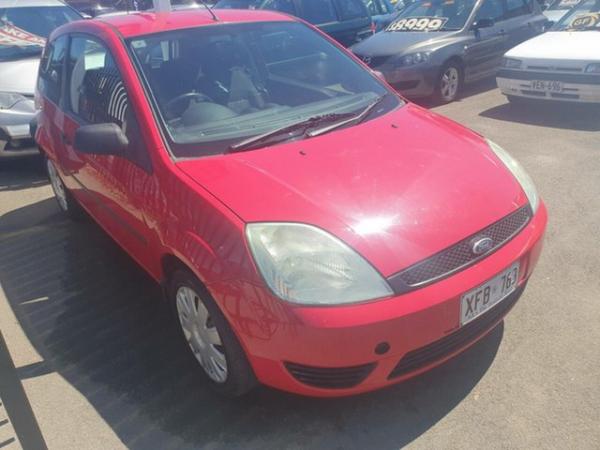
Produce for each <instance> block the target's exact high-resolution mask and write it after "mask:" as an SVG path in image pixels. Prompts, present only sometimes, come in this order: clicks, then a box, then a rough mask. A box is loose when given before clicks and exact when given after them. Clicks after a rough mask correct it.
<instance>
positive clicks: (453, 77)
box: [440, 67, 459, 101]
mask: <svg viewBox="0 0 600 450" xmlns="http://www.w3.org/2000/svg"><path fill="white" fill-rule="evenodd" d="M458 80H459V74H458V69H457V68H456V67H448V68H447V69H446V71H445V72H444V73H443V75H442V82H441V84H440V91H441V93H442V97H443V99H444V100H447V101H450V100H454V97H456V93H457V92H458Z"/></svg>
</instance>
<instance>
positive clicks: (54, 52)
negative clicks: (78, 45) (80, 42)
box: [38, 36, 68, 104]
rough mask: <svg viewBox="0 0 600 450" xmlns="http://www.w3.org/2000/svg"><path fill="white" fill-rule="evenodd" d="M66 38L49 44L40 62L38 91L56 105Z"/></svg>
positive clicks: (59, 92) (60, 85)
mask: <svg viewBox="0 0 600 450" xmlns="http://www.w3.org/2000/svg"><path fill="white" fill-rule="evenodd" d="M67 43H68V41H67V36H60V37H59V38H57V39H55V40H54V41H52V42H49V43H48V45H47V46H46V48H45V50H44V54H43V56H42V60H41V61H40V72H39V77H38V90H39V92H40V93H41V94H42V95H43V96H45V97H46V98H47V99H48V100H50V101H52V102H54V103H56V104H58V103H59V100H60V95H61V91H62V81H63V72H64V63H65V57H66V53H67Z"/></svg>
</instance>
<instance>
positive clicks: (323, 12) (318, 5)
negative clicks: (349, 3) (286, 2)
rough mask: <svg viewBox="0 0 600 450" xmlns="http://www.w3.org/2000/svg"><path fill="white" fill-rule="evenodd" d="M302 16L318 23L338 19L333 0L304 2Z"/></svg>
mask: <svg viewBox="0 0 600 450" xmlns="http://www.w3.org/2000/svg"><path fill="white" fill-rule="evenodd" d="M302 18H303V19H304V20H306V21H307V22H309V23H313V24H316V25H320V24H323V23H329V22H335V21H337V17H336V14H335V9H334V7H333V3H332V0H308V1H305V2H303V3H302Z"/></svg>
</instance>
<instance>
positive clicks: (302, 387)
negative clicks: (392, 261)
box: [240, 204, 547, 397]
mask: <svg viewBox="0 0 600 450" xmlns="http://www.w3.org/2000/svg"><path fill="white" fill-rule="evenodd" d="M546 222H547V213H546V209H545V207H544V205H543V204H541V205H540V207H539V209H538V211H537V213H536V214H535V216H534V217H533V218H532V219H531V221H530V222H529V224H528V225H527V226H526V227H525V228H524V229H523V230H522V231H521V232H520V233H519V234H518V235H517V236H515V237H514V238H513V239H512V240H511V241H510V242H508V243H507V244H505V245H504V246H503V247H502V248H500V249H499V250H497V251H496V252H495V253H493V254H491V255H490V256H488V257H487V258H485V259H483V260H481V261H480V262H478V263H477V264H475V265H473V266H471V267H469V268H467V269H465V270H463V271H461V272H458V273H456V274H455V275H453V276H451V277H449V278H446V279H443V280H441V281H439V282H437V283H434V284H432V285H429V286H427V287H424V288H421V289H418V290H416V291H413V292H410V293H407V294H404V295H399V296H396V297H393V298H390V299H385V300H380V301H375V302H370V303H365V304H358V305H349V306H340V307H303V306H293V305H289V304H286V303H283V302H280V304H281V308H282V309H284V310H285V311H282V316H284V317H286V321H285V322H286V323H280V324H279V325H278V326H274V327H272V328H273V329H272V330H271V331H270V332H269V338H268V339H264V338H261V339H258V338H255V339H252V338H249V337H248V335H245V336H244V335H243V334H242V335H241V336H240V337H241V338H242V341H243V344H244V347H245V348H246V349H247V353H248V357H249V360H250V362H251V364H252V366H253V368H254V371H255V373H256V376H257V377H258V379H259V380H260V381H261V382H262V383H264V384H267V385H270V386H272V387H275V388H278V389H282V390H285V391H291V392H296V393H299V394H303V395H310V396H328V397H329V396H343V395H351V394H358V393H361V392H366V391H371V390H374V389H379V388H382V387H385V386H388V385H391V384H394V383H397V382H400V381H402V380H405V379H407V378H410V377H412V376H415V375H417V374H419V373H422V372H424V371H426V370H428V369H430V368H432V367H434V366H436V365H439V364H441V363H442V362H444V361H446V360H447V359H449V358H451V357H452V356H454V355H456V354H458V353H460V352H461V351H463V350H464V349H466V348H467V347H469V346H470V345H472V344H473V343H475V342H476V341H478V340H479V339H480V338H481V337H483V336H485V335H486V334H487V333H488V332H489V331H490V330H491V329H493V328H494V327H495V325H496V324H497V323H498V322H500V321H501V320H502V318H503V317H504V315H505V314H506V313H507V312H508V310H509V309H510V308H511V307H512V305H513V304H514V303H515V302H516V301H517V299H518V297H519V296H520V295H521V293H522V291H523V289H524V287H525V285H526V283H527V280H528V279H529V277H530V275H531V273H532V271H533V268H534V266H535V265H536V263H537V260H538V258H539V255H540V252H541V249H542V238H543V235H544V231H545V227H546ZM517 260H519V261H520V263H521V265H520V267H521V269H520V274H519V283H518V288H517V290H516V291H515V293H514V294H511V296H509V297H507V298H505V299H504V300H502V301H501V302H500V303H498V304H497V305H495V306H494V307H493V308H492V309H490V310H489V311H487V312H486V313H484V314H483V315H482V316H480V318H478V319H476V320H474V321H473V322H470V323H469V324H467V325H466V326H463V327H460V325H459V313H460V297H461V295H462V294H463V293H464V292H466V291H468V290H470V289H472V288H474V287H476V286H478V285H480V284H481V283H483V282H485V281H487V280H489V279H491V278H493V277H494V276H495V275H497V274H498V273H499V272H501V271H502V270H504V269H505V268H507V267H508V266H510V265H511V264H512V263H513V262H514V261H517ZM471 324H473V326H471ZM407 361H408V362H407ZM324 377H325V379H326V380H329V382H331V380H333V383H332V384H330V385H327V384H325V385H323V384H321V386H323V387H318V386H317V385H315V380H317V384H318V383H319V380H322V379H323V378H324ZM336 380H337V381H336ZM344 383H345V384H344Z"/></svg>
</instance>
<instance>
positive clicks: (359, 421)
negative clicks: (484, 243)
mask: <svg viewBox="0 0 600 450" xmlns="http://www.w3.org/2000/svg"><path fill="white" fill-rule="evenodd" d="M34 216H35V217H36V220H32V217H34ZM17 224H21V225H20V226H17ZM24 224H26V225H24ZM0 283H1V284H2V287H3V288H4V290H5V292H6V295H7V297H8V300H9V302H10V304H11V306H12V308H13V309H14V311H15V313H16V315H17V317H18V320H19V321H20V324H21V326H22V327H23V329H24V331H25V333H26V334H27V336H28V337H29V339H30V340H31V342H32V343H33V344H34V345H35V347H36V348H37V350H38V351H39V352H40V354H41V355H42V356H43V358H44V362H43V363H38V364H35V365H32V366H28V367H22V368H20V369H19V374H20V375H21V377H22V378H30V377H35V376H39V375H42V374H44V373H47V372H54V371H56V372H59V373H60V374H61V375H62V376H63V377H64V378H65V379H66V380H67V381H68V382H69V383H71V384H72V385H73V386H74V387H75V388H76V389H77V390H78V391H79V392H81V393H82V394H83V395H84V396H85V397H86V398H87V400H88V401H89V402H90V404H91V405H92V406H93V407H94V408H95V409H96V410H97V411H98V413H99V414H100V415H101V416H102V418H103V419H104V420H105V421H106V423H107V424H108V425H109V426H110V427H111V428H112V429H113V430H114V432H115V433H116V434H117V435H118V436H119V438H120V439H121V440H122V441H123V443H124V444H125V445H127V446H128V447H130V448H139V449H146V448H169V449H175V448H204V447H210V448H240V447H243V448H257V449H266V448H277V449H280V448H301V447H309V448H327V449H332V448H379V449H392V448H394V449H396V448H399V447H401V446H403V445H405V444H407V443H409V442H411V441H412V440H414V439H415V438H416V437H418V436H419V435H421V434H422V433H424V432H425V431H426V430H428V429H429V428H430V427H432V426H433V425H434V424H435V423H436V422H438V421H439V420H440V419H441V418H443V417H444V416H445V415H446V414H447V413H448V412H449V411H451V410H452V409H453V408H454V407H455V406H456V405H457V404H459V403H460V402H461V400H462V399H463V398H465V396H467V395H468V394H469V392H470V391H471V390H472V389H473V387H474V386H475V385H476V384H477V383H478V381H479V380H480V379H481V377H482V376H483V375H484V374H485V372H486V371H487V369H488V368H489V366H490V364H491V363H492V361H493V359H494V357H495V355H496V352H497V350H498V347H499V345H500V342H501V339H502V334H503V325H500V326H498V327H497V328H496V329H495V330H494V331H492V332H491V333H490V334H489V335H488V336H487V337H486V338H484V339H483V340H482V341H480V343H478V344H477V345H475V346H474V347H473V348H471V349H470V350H468V351H467V352H465V353H463V354H462V355H460V356H458V357H456V358H454V359H453V360H451V361H450V362H449V363H447V364H445V365H443V366H442V367H439V368H437V369H435V370H433V371H431V372H429V373H428V374H425V375H424V376H421V377H419V378H418V379H415V380H411V381H408V382H405V383H403V384H401V385H397V386H394V387H391V388H388V389H385V390H383V391H379V392H375V393H371V394H366V395H362V396H358V397H352V398H342V399H311V398H302V397H297V396H293V395H288V394H285V393H281V392H276V391H273V390H270V389H267V388H260V389H258V390H256V391H255V392H253V393H251V394H250V395H249V396H247V397H245V398H243V399H241V400H236V401H233V400H224V399H221V398H219V397H217V396H216V395H214V394H213V393H212V392H211V391H210V390H209V389H208V388H207V386H206V383H205V381H204V380H203V378H202V376H200V374H199V372H198V371H197V368H196V363H195V362H194V361H193V360H192V358H191V357H190V356H189V355H188V352H187V350H185V351H184V349H183V347H180V343H179V340H178V338H177V336H176V334H175V329H174V327H172V326H171V325H170V324H171V322H170V320H171V319H170V317H169V312H168V308H167V307H166V305H164V303H163V302H162V301H160V292H159V289H158V287H157V286H156V285H155V284H154V283H153V282H152V281H151V280H150V279H149V278H148V277H147V276H146V275H145V273H144V272H143V271H142V270H141V269H140V268H139V267H138V266H136V265H135V264H134V263H133V262H132V261H131V260H130V259H129V257H128V256H127V255H125V254H124V253H123V252H122V251H121V250H120V249H119V248H118V247H117V246H116V244H114V243H113V242H112V241H111V239H110V238H109V237H107V236H106V235H105V234H104V233H103V232H102V231H100V229H99V228H98V227H97V226H96V225H94V224H92V223H78V224H73V223H70V222H67V221H65V220H63V219H62V218H61V216H60V215H59V213H58V209H57V207H56V206H55V204H54V200H53V199H48V200H44V201H42V202H39V203H36V204H34V205H31V206H27V207H23V208H21V209H18V210H15V211H13V212H11V213H8V214H6V215H4V216H3V217H1V218H0ZM56 408H57V413H60V405H56ZM73 420H74V421H76V418H73ZM76 430H77V428H76V425H74V428H73V432H77V431H76Z"/></svg>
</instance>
